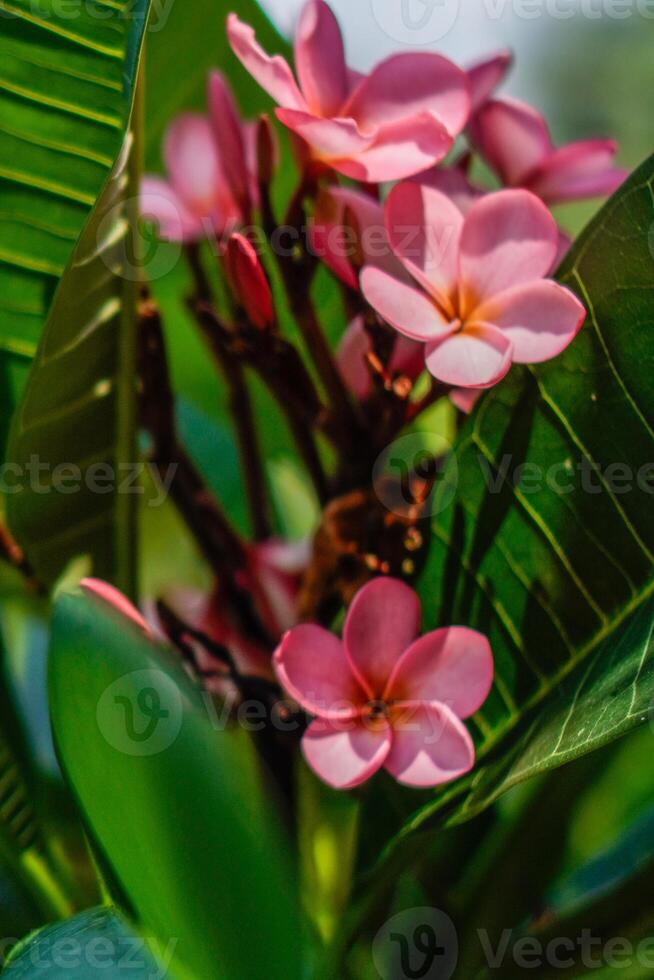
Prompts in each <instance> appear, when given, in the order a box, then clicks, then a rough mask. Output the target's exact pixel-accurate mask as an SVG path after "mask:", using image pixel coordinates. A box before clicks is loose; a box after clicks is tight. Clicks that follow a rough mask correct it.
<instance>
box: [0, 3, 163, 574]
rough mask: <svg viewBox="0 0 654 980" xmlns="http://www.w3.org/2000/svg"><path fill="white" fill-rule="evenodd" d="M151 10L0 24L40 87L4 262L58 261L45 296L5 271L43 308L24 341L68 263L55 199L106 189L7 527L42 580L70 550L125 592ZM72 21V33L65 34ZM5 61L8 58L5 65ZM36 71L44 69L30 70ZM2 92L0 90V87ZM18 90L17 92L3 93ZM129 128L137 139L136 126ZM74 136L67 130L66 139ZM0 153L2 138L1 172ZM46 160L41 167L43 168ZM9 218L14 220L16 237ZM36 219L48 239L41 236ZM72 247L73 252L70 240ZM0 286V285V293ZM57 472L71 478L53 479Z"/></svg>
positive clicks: (32, 417) (31, 388)
mask: <svg viewBox="0 0 654 980" xmlns="http://www.w3.org/2000/svg"><path fill="white" fill-rule="evenodd" d="M148 2H149V0H139V2H138V3H137V4H134V3H127V2H124V3H117V4H115V5H113V4H112V11H113V13H112V14H111V16H110V17H109V18H107V17H106V11H103V12H102V16H101V15H100V11H99V7H100V4H95V3H91V4H87V5H85V6H84V7H83V8H82V9H83V11H84V13H80V17H79V18H77V19H76V20H75V21H74V22H68V21H67V22H66V23H67V24H68V25H69V27H68V28H66V29H64V27H63V26H62V24H61V23H59V22H58V21H57V19H56V17H55V16H54V15H53V16H52V17H50V18H49V19H47V20H44V22H43V23H41V22H40V21H39V22H38V23H34V20H35V18H34V17H33V16H32V15H31V14H28V13H27V8H28V5H27V3H25V4H23V3H21V5H20V11H19V12H18V13H19V16H17V17H16V19H15V20H13V19H12V20H9V21H8V23H9V25H10V28H11V29H10V31H9V38H10V39H11V44H10V48H11V51H12V52H13V53H12V56H11V58H9V60H8V62H7V63H8V64H9V65H10V66H11V67H12V69H13V70H15V71H16V72H17V73H20V72H22V74H23V75H25V74H26V72H27V71H28V70H29V72H30V78H32V76H33V75H34V78H35V82H34V83H30V85H32V88H30V93H31V95H30V96H29V98H27V97H26V96H25V94H24V93H23V95H22V96H21V99H22V101H21V102H20V105H21V106H22V105H23V103H25V102H26V105H27V108H24V112H23V113H22V114H21V112H19V109H18V108H17V107H16V106H14V114H15V116H16V121H15V125H16V127H22V129H21V132H22V133H23V137H22V144H21V147H20V151H21V152H20V154H19V148H16V150H15V154H16V160H19V161H20V172H21V174H22V175H23V183H22V184H20V186H19V187H18V189H17V186H18V185H16V186H15V182H14V184H12V183H11V182H10V185H9V186H10V191H11V193H10V196H9V204H10V206H11V210H12V212H13V213H14V221H13V222H12V223H11V224H10V225H8V226H7V227H9V228H10V230H11V232H12V242H13V243H14V244H13V249H14V251H13V252H12V255H13V256H14V259H15V263H19V258H20V257H21V256H22V260H23V261H24V265H27V266H29V264H30V261H31V262H32V265H33V264H34V261H33V259H34V256H36V255H38V256H39V259H40V261H41V262H44V261H45V260H46V259H48V261H50V262H52V256H53V255H55V254H58V255H59V259H58V260H57V262H54V263H53V264H52V269H51V273H50V279H49V280H48V283H49V288H48V289H46V288H45V281H44V274H43V273H38V274H37V273H36V272H34V271H33V270H31V271H29V274H28V273H25V275H28V278H29V283H28V284H25V283H23V284H22V285H21V283H22V278H21V277H22V273H17V272H16V269H15V268H14V267H12V274H13V279H12V282H13V286H12V288H11V289H10V290H9V291H8V292H6V293H5V294H4V297H3V300H6V301H7V302H10V301H11V297H12V295H13V294H14V293H13V292H12V290H13V291H14V292H15V290H16V289H17V288H18V290H19V292H20V296H21V297H22V299H21V302H22V303H27V302H33V300H32V299H31V297H32V295H33V294H34V295H36V294H37V293H38V295H39V296H40V297H41V299H42V303H41V305H40V306H39V307H38V316H34V317H32V318H31V319H27V320H25V321H24V322H23V321H21V323H22V325H23V328H24V333H25V331H27V332H29V336H30V343H31V344H32V345H33V343H34V341H35V340H36V339H37V337H38V327H39V325H40V322H41V318H42V313H43V310H44V308H45V302H46V300H45V299H44V297H45V296H46V294H47V298H48V299H49V298H50V296H51V293H52V289H51V288H50V287H51V286H52V285H53V283H54V281H55V277H56V276H58V275H59V274H60V273H61V272H62V269H63V264H64V262H65V258H66V255H67V254H68V253H67V252H65V251H64V250H63V249H62V248H61V246H60V248H59V253H56V250H55V248H54V245H53V241H54V242H56V241H58V239H59V237H60V236H59V235H58V233H57V231H56V228H55V227H54V226H56V227H58V226H59V224H61V222H63V221H64V215H59V216H58V217H57V214H58V211H57V209H59V208H60V207H61V206H62V205H61V199H62V198H63V199H64V200H65V201H66V202H68V201H69V199H70V197H71V195H72V196H75V195H74V194H73V191H72V190H71V188H78V191H75V194H77V196H79V193H81V192H80V191H79V188H84V194H83V197H84V202H85V203H86V204H87V205H89V204H92V203H93V201H94V197H95V195H96V194H97V193H98V192H99V190H100V188H101V187H102V184H103V181H104V189H103V190H102V193H101V195H100V197H99V200H98V202H97V204H96V206H95V208H94V210H93V212H92V214H91V216H90V218H89V220H88V221H87V223H86V226H85V228H84V231H83V233H82V235H81V238H80V239H79V241H78V243H77V245H76V247H75V249H74V251H73V254H72V256H71V258H70V261H69V262H68V265H67V267H66V271H65V273H64V275H63V279H62V280H61V282H60V285H59V288H58V290H57V292H56V295H55V298H54V302H53V304H52V307H51V309H50V313H49V316H48V319H47V323H46V326H45V330H44V332H43V335H42V337H41V341H40V343H39V346H38V353H37V355H36V362H35V364H34V365H33V367H32V370H31V373H30V376H29V380H28V383H27V387H26V390H25V392H24V395H23V398H22V400H21V403H20V407H19V409H18V411H17V413H16V416H15V418H14V420H13V424H12V436H11V440H10V447H9V456H10V459H11V462H12V464H14V467H15V468H14V475H15V476H16V482H15V486H14V487H12V493H11V495H10V496H9V504H8V506H9V519H10V523H11V524H12V527H13V530H14V532H15V534H16V536H17V537H18V539H19V540H20V542H21V544H23V546H24V547H25V549H26V551H27V553H28V555H29V557H30V559H31V561H32V563H33V565H34V566H35V568H36V571H37V573H38V574H39V575H40V577H41V578H42V579H44V580H45V581H47V582H50V581H53V580H54V579H55V578H56V577H57V575H58V574H59V573H60V572H61V570H62V569H63V567H64V566H65V564H66V562H67V561H69V560H70V558H72V557H73V556H74V555H77V554H80V553H89V554H91V556H92V558H93V560H94V567H95V570H96V572H97V573H98V574H100V575H104V576H106V577H110V578H114V579H116V580H119V581H120V582H121V583H122V585H123V586H124V587H125V588H131V586H132V581H131V575H132V568H131V564H132V563H131V555H130V547H131V542H132V540H133V533H132V530H131V521H132V514H133V509H134V508H133V503H134V500H135V497H134V494H133V493H127V492H118V488H119V486H121V485H122V484H123V481H124V480H125V474H126V467H128V466H129V465H130V464H133V463H134V459H135V451H134V420H133V416H134V402H135V391H134V381H133V379H134V371H135V354H134V349H135V323H134V320H135V305H136V304H135V296H136V288H137V279H138V268H137V265H138V263H136V264H135V263H134V256H133V255H132V254H131V251H132V250H131V247H130V239H131V236H130V234H129V232H130V227H131V226H132V225H133V221H134V217H135V201H136V198H135V195H136V192H137V182H138V176H139V153H138V146H137V139H136V138H135V135H134V134H133V133H132V132H131V131H128V126H129V118H130V113H131V111H132V103H133V101H134V94H135V88H136V76H137V72H138V63H139V52H140V48H141V44H142V41H143V35H144V30H145V18H146V15H147V9H148ZM53 4H54V0H53ZM96 7H97V8H98V9H96ZM23 8H24V10H23ZM51 13H53V11H51ZM71 23H74V25H75V30H74V31H71V30H70V29H69V28H70V24H71ZM71 34H73V35H74V37H71V36H69V35H71ZM14 35H15V36H14ZM2 43H9V41H3V42H2ZM1 50H2V49H1V48H0V51H1ZM4 55H5V53H4V52H2V56H3V62H2V63H3V66H4V65H5V63H6V62H5V60H4ZM35 62H36V63H37V64H38V65H41V64H43V65H49V66H50V67H49V68H47V69H46V68H45V67H43V68H38V69H37V70H35V69H34V63H35ZM36 81H39V84H40V86H41V88H38V86H36ZM12 84H13V83H12ZM35 86H36V87H35ZM2 87H3V86H2V84H1V82H0V91H1V90H2ZM15 88H16V85H13V88H12V89H11V91H12V92H13V91H14V89H15ZM32 89H34V91H32ZM21 91H22V88H21ZM74 96H76V100H75V99H74ZM3 97H4V96H3ZM14 98H16V96H14ZM19 101H20V100H19ZM28 109H29V112H28ZM59 116H61V118H59ZM71 118H72V123H71ZM134 129H135V130H136V135H138V122H137V123H135V125H134ZM53 133H55V134H57V138H56V139H55V138H54V136H53ZM71 133H75V139H74V140H73V138H72V136H71ZM126 133H127V135H126ZM46 134H49V135H48V137H47V140H46ZM66 134H67V135H66ZM3 138H4V139H7V137H6V136H5V137H3ZM44 141H46V142H49V143H53V142H54V145H55V148H56V152H55V150H53V149H51V148H50V149H48V151H47V153H46V151H45V150H44V149H43V147H42V144H43V142H44ZM64 142H65V148H62V143H64ZM23 144H24V148H23ZM90 146H93V150H91V149H90V148H89V147H90ZM2 149H3V143H2V141H1V139H0V175H1V174H2V159H3V158H2ZM100 149H102V153H101V154H100ZM7 152H9V148H8V147H7ZM44 154H45V155H46V157H47V159H46V160H44V161H41V156H42V155H44ZM89 154H91V156H93V157H94V158H95V157H97V156H99V155H101V157H102V164H101V163H98V162H97V161H96V162H94V164H93V168H94V169H93V174H92V176H91V174H90V173H87V169H89V166H90V165H87V163H85V161H87V158H88V156H89ZM114 161H115V162H114ZM44 175H46V176H44ZM37 177H38V179H37ZM46 177H47V181H46V182H47V183H48V185H50V184H52V183H53V182H54V181H55V178H56V182H57V187H60V185H61V186H63V185H64V184H65V187H66V188H68V190H66V191H64V190H60V191H58V192H57V193H56V194H55V193H54V192H53V191H52V189H51V188H50V196H49V197H48V198H47V200H46V201H45V202H44V201H43V199H42V198H43V191H42V189H41V190H40V189H38V188H39V187H40V186H41V185H40V184H39V180H40V181H41V184H42V183H43V181H44V180H46ZM50 198H54V203H53V202H52V201H51V200H50ZM76 208H77V210H74V209H73V207H72V205H70V213H69V214H68V213H67V214H66V216H65V220H66V221H67V222H68V223H67V224H66V227H67V228H68V229H69V230H70V234H71V235H73V236H74V235H75V234H76V233H77V231H78V230H79V226H80V224H81V220H82V218H83V213H80V211H79V205H76ZM16 215H19V216H21V218H20V221H22V224H20V229H21V230H20V233H18V232H17V230H16V218H15V216H16ZM44 224H45V225H47V226H48V229H49V230H48V233H47V235H45V233H44V232H43V231H42V230H41V229H42V226H43V225H44ZM50 226H53V227H50ZM53 228H54V230H53ZM0 233H1V228H0ZM66 241H67V242H68V244H69V245H70V241H69V239H68V238H67V239H66ZM0 242H1V238H0ZM19 245H20V246H21V247H20V249H19V247H18V246H19ZM0 248H1V245H0ZM30 256H32V259H30ZM1 257H2V256H1V253H0V258H1ZM1 269H2V263H0V271H1ZM16 284H18V285H16ZM1 286H2V284H1V282H0V292H1V291H2V290H1ZM13 323H14V321H13V320H7V321H5V325H4V326H3V328H2V332H1V336H2V337H4V338H5V341H7V338H9V339H11V337H12V324H13ZM23 339H24V338H23ZM7 342H8V341H7ZM32 349H33V348H31V349H30V352H31V350H32ZM34 461H38V465H39V466H40V467H41V470H40V475H39V476H38V478H37V479H36V480H35V479H34V476H33V473H34V471H33V470H30V464H32V465H34ZM101 464H106V465H107V466H111V467H112V468H113V473H114V477H113V492H112V491H109V492H107V491H106V489H105V488H106V480H107V477H106V475H105V476H102V477H101V478H100V479H101V482H102V489H99V490H98V489H96V487H97V486H98V485H99V484H98V482H97V481H95V482H94V481H93V479H92V476H93V473H94V472H95V473H97V472H98V470H91V471H90V468H91V467H96V466H98V465H101ZM61 465H63V466H64V467H65V469H64V470H57V469H56V467H57V466H61ZM16 467H17V468H16ZM89 471H90V472H89ZM102 472H104V473H105V474H106V472H107V471H106V469H105V470H103V471H102ZM58 474H61V475H62V476H63V475H64V474H67V476H64V480H65V482H67V487H68V488H67V489H66V488H64V489H63V490H62V488H61V486H57V480H58ZM71 474H72V475H71ZM76 474H77V475H76ZM72 487H76V489H71V488H72ZM44 488H45V489H44Z"/></svg>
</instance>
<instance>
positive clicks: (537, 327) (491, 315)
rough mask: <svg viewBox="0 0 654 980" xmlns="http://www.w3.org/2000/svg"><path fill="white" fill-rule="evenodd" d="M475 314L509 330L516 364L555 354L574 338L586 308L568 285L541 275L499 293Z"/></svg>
mask: <svg viewBox="0 0 654 980" xmlns="http://www.w3.org/2000/svg"><path fill="white" fill-rule="evenodd" d="M474 318H476V319H479V320H480V321H483V322H485V323H492V324H493V325H494V326H496V327H499V328H500V330H501V331H502V333H504V334H506V336H507V337H508V338H509V340H510V341H511V344H512V347H513V353H512V355H511V358H512V360H513V361H515V362H516V363H517V364H538V363H540V362H541V361H549V359H550V358H552V357H556V355H557V354H560V353H561V351H562V350H565V348H566V347H567V346H568V344H570V343H571V342H572V341H573V340H574V338H575V337H576V336H577V333H578V332H579V329H580V327H581V325H582V323H583V322H584V320H585V319H586V310H585V308H584V306H583V304H582V303H581V302H580V301H579V300H578V299H577V297H576V296H575V295H574V293H572V292H571V291H570V290H569V289H566V288H565V287H564V286H560V285H559V283H558V282H554V281H553V280H551V279H540V280H538V281H537V282H530V283H526V284H525V285H523V286H515V287H514V288H513V289H507V290H506V291H505V292H503V293H498V294H497V296H493V298H492V299H490V300H487V301H486V302H485V303H484V304H483V305H482V306H480V307H479V308H478V309H477V310H475V313H474Z"/></svg>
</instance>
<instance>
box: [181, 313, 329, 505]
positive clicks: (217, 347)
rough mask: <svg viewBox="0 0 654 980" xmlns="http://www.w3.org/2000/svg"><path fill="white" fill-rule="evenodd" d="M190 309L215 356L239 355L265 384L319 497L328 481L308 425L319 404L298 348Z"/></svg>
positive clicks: (324, 494) (323, 498) (314, 420)
mask: <svg viewBox="0 0 654 980" xmlns="http://www.w3.org/2000/svg"><path fill="white" fill-rule="evenodd" d="M193 312H194V315H195V317H196V319H197V321H198V323H199V324H200V327H201V329H202V331H203V333H204V335H205V336H206V337H207V340H208V341H209V343H210V344H211V346H212V350H214V353H215V355H216V357H220V356H221V351H222V350H225V349H226V350H227V352H228V356H229V357H230V358H232V359H233V360H234V361H236V363H239V360H238V358H239V357H241V358H244V359H245V360H247V362H248V364H249V365H250V366H251V367H252V369H253V370H255V371H256V372H257V373H258V374H259V376H260V377H261V379H262V381H263V382H264V384H265V385H266V386H267V387H268V388H269V390H270V391H271V393H272V394H273V396H274V397H275V400H276V401H277V402H278V404H279V407H280V409H281V410H282V412H283V413H284V415H285V416H286V419H287V421H288V425H289V428H290V429H291V432H292V435H293V438H294V439H295V442H296V444H297V448H298V451H299V452H300V454H301V456H302V460H303V462H304V465H305V466H306V468H307V471H308V473H309V476H310V477H311V480H312V483H313V485H314V488H315V491H316V494H317V496H318V498H319V500H320V502H321V503H324V502H325V501H326V500H327V497H328V484H327V478H326V476H325V473H324V470H323V466H322V462H321V459H320V455H319V453H318V450H317V447H316V443H315V439H314V436H313V431H312V430H313V426H314V425H316V424H317V423H318V421H319V419H320V416H321V414H322V412H323V408H322V405H321V403H320V400H319V398H318V395H317V393H316V390H315V387H314V385H313V382H312V381H311V378H310V376H309V374H308V372H307V370H306V368H305V366H304V363H303V362H302V359H301V357H300V355H299V354H298V352H297V351H296V350H295V348H294V347H293V345H292V344H290V343H288V341H286V340H284V339H283V338H282V337H279V336H278V335H275V334H273V333H271V332H266V331H261V330H257V328H255V327H251V326H250V325H249V324H247V323H244V322H241V323H240V324H239V325H238V327H237V328H236V330H233V329H230V328H229V327H227V325H226V324H224V323H223V322H222V321H221V320H220V318H219V317H218V316H217V314H216V312H215V310H214V309H213V307H211V306H209V305H207V304H196V306H195V308H194V310H193Z"/></svg>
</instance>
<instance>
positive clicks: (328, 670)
mask: <svg viewBox="0 0 654 980" xmlns="http://www.w3.org/2000/svg"><path fill="white" fill-rule="evenodd" d="M273 667H274V669H275V673H276V675H277V679H278V681H279V683H280V684H281V686H282V687H283V688H284V689H285V690H286V691H287V692H288V694H290V696H291V697H292V698H294V699H295V700H296V701H297V702H298V704H300V705H301V706H302V707H303V708H304V710H305V711H307V712H308V713H309V714H311V715H317V716H318V717H320V718H352V717H354V716H355V715H356V714H357V713H358V711H359V709H360V707H361V706H362V705H363V704H364V702H365V699H366V698H365V694H364V691H363V689H362V687H361V686H360V685H359V684H358V683H357V680H356V678H355V676H354V674H353V672H352V668H351V666H350V663H349V660H348V658H347V655H346V653H345V649H344V647H343V644H342V643H341V641H340V640H339V639H338V637H336V636H334V634H333V633H330V632H329V631H328V630H326V629H323V628H322V627H321V626H314V625H312V624H310V623H306V624H304V623H303V624H301V625H300V626H294V627H293V629H291V630H289V631H288V633H286V634H285V635H284V636H283V638H282V642H281V643H280V644H279V646H278V647H277V649H276V650H275V653H274V655H273Z"/></svg>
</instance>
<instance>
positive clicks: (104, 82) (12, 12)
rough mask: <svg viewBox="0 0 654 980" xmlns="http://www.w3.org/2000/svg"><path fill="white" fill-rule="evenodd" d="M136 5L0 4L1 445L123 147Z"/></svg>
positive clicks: (139, 28) (122, 1)
mask: <svg viewBox="0 0 654 980" xmlns="http://www.w3.org/2000/svg"><path fill="white" fill-rule="evenodd" d="M147 8H148V3H147V0H137V2H132V0H116V2H112V3H111V4H109V5H107V4H105V3H103V2H101V0H90V2H89V3H80V4H78V5H76V6H75V9H74V11H73V10H71V8H70V7H67V6H66V5H65V4H61V3H58V2H57V0H43V2H41V3H39V4H38V6H35V5H34V4H33V3H31V2H30V0H0V23H1V25H2V26H1V29H0V119H1V120H2V124H1V125H0V199H1V200H2V207H1V208H0V371H1V376H2V401H1V402H0V412H1V415H0V436H2V438H1V439H0V444H2V445H4V441H5V436H6V430H7V425H8V422H9V417H10V415H11V413H12V411H13V409H14V407H15V405H16V401H17V398H18V396H19V393H20V391H21V389H22V385H23V383H24V380H25V377H26V374H27V370H28V368H29V366H30V363H31V361H32V359H33V357H34V355H35V353H36V347H37V343H38V341H39V338H40V335H41V331H42V328H43V324H44V322H45V318H46V315H47V313H48V310H49V308H50V304H51V302H52V298H53V295H54V292H55V289H56V287H57V284H58V281H59V279H60V277H61V275H62V274H63V271H64V269H65V267H66V264H67V262H68V260H69V258H70V255H71V253H72V250H73V247H74V245H75V242H76V240H77V238H78V236H79V233H80V231H81V229H82V227H83V225H84V222H85V220H86V218H87V216H88V214H89V211H90V210H91V208H92V207H93V205H94V203H95V201H96V198H97V196H98V194H99V192H100V190H101V188H102V186H103V184H104V183H105V181H106V180H107V177H108V175H109V173H110V172H111V170H112V168H113V165H114V161H115V159H116V156H117V154H118V151H119V149H120V147H121V145H122V142H123V137H124V132H125V127H126V122H127V118H128V115H129V105H130V101H131V92H132V88H133V82H134V72H135V67H136V60H137V56H138V51H139V39H140V37H141V35H142V33H143V30H144V27H145V16H146V12H147ZM71 14H72V16H71Z"/></svg>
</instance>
